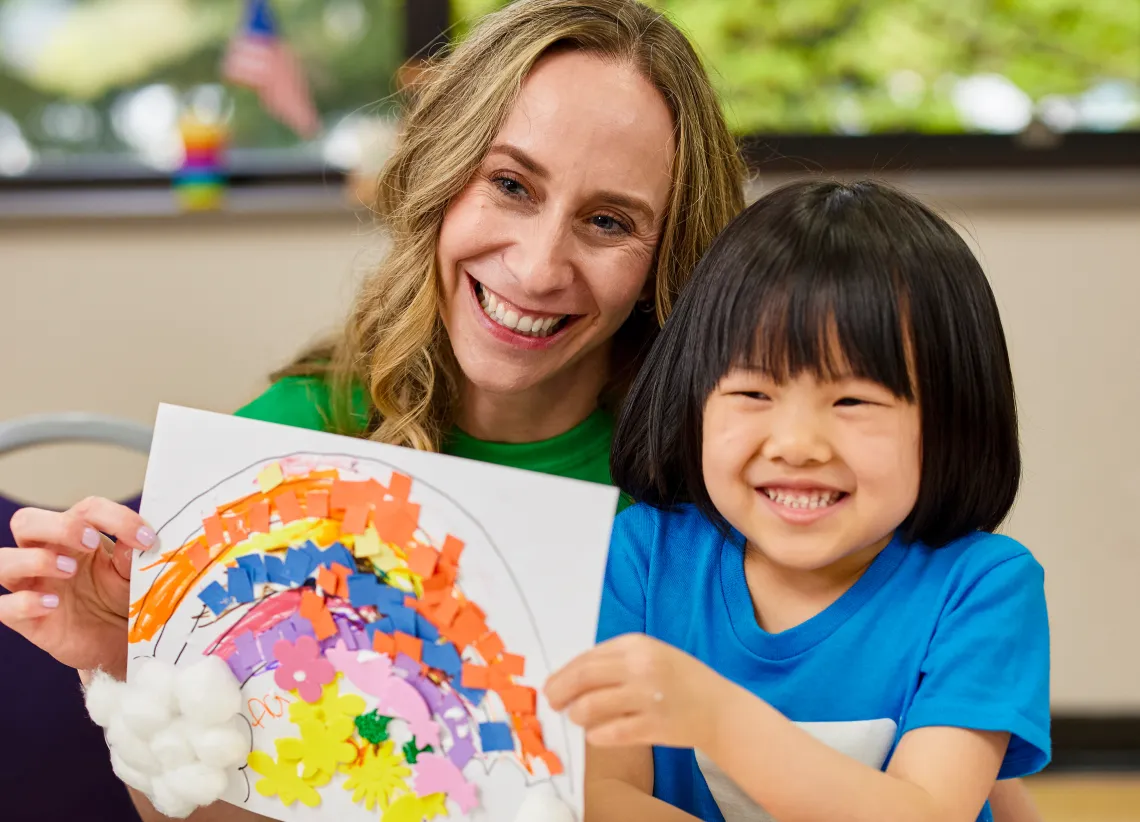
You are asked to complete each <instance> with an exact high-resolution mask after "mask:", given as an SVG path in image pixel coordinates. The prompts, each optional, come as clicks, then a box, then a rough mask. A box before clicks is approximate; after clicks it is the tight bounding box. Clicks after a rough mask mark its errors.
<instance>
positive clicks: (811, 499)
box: [764, 488, 840, 509]
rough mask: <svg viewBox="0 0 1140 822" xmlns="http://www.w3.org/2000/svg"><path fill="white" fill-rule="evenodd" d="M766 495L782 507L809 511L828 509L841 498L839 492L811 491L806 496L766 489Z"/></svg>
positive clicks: (794, 492)
mask: <svg viewBox="0 0 1140 822" xmlns="http://www.w3.org/2000/svg"><path fill="white" fill-rule="evenodd" d="M764 493H765V494H767V495H768V499H770V500H772V501H773V502H777V503H779V504H780V505H786V506H787V507H789V508H807V509H815V508H826V507H828V506H829V505H834V504H835V503H836V502H838V501H839V497H840V493H839V492H838V491H811V492H808V493H806V494H805V493H799V492H796V491H780V490H776V489H772V488H765V489H764Z"/></svg>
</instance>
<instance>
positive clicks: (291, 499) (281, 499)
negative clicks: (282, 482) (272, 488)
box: [273, 491, 302, 525]
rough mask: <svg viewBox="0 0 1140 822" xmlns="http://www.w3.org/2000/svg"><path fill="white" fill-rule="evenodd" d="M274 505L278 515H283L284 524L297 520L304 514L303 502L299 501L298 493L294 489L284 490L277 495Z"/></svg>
mask: <svg viewBox="0 0 1140 822" xmlns="http://www.w3.org/2000/svg"><path fill="white" fill-rule="evenodd" d="M273 506H274V507H275V508H276V509H277V515H278V516H279V517H281V522H282V523H283V524H286V525H287V524H288V523H290V522H295V521H296V520H299V519H300V518H301V516H302V514H301V503H299V502H297V495H296V494H294V493H293V492H292V491H282V492H281V493H280V494H278V495H277V496H275V497H274V498H273Z"/></svg>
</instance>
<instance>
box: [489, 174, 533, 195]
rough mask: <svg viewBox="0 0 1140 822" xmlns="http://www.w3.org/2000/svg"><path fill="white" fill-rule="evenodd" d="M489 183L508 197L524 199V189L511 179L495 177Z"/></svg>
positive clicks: (520, 184)
mask: <svg viewBox="0 0 1140 822" xmlns="http://www.w3.org/2000/svg"><path fill="white" fill-rule="evenodd" d="M491 182H493V183H494V184H495V186H496V187H498V188H499V189H500V190H501V191H502V192H503V193H504V194H506V195H507V196H509V197H525V196H526V193H527V191H526V188H525V187H524V186H523V184H522V183H520V182H519V181H518V180H515V179H513V178H511V177H495V178H494V179H493V180H492V181H491Z"/></svg>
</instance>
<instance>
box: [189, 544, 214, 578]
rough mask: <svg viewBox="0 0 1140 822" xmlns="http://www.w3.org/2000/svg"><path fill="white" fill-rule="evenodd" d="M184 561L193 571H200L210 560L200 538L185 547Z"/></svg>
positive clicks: (208, 553)
mask: <svg viewBox="0 0 1140 822" xmlns="http://www.w3.org/2000/svg"><path fill="white" fill-rule="evenodd" d="M186 561H187V562H189V563H190V565H191V566H192V567H193V568H194V570H195V571H201V570H202V569H203V568H205V567H206V565H207V564H208V563H209V562H210V552H209V550H207V548H206V545H205V543H203V542H202V540H200V539H196V540H194V542H193V543H191V545H190V547H189V548H187V549H186Z"/></svg>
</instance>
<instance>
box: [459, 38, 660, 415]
mask: <svg viewBox="0 0 1140 822" xmlns="http://www.w3.org/2000/svg"><path fill="white" fill-rule="evenodd" d="M673 152H674V144H673V120H672V116H671V114H670V112H669V109H668V107H667V106H666V104H665V101H664V99H663V98H662V97H661V95H660V94H659V93H658V92H657V90H656V89H655V88H654V87H653V86H652V85H650V84H649V82H648V81H647V80H645V79H644V77H642V75H641V74H639V73H638V72H637V70H636V69H634V68H633V67H631V66H627V65H625V64H621V63H615V62H612V61H607V60H604V59H602V58H600V57H597V56H594V55H589V54H584V53H581V52H564V53H561V54H557V55H552V56H550V57H547V58H544V59H543V60H541V61H540V62H539V63H538V64H537V65H536V66H535V67H534V69H533V70H532V71H531V73H530V74H529V75H528V77H527V79H526V80H525V82H524V83H523V85H522V89H521V91H520V93H519V96H518V99H517V101H516V102H515V104H514V108H513V109H512V110H511V113H510V115H509V116H508V118H507V121H506V123H505V124H504V125H503V127H502V129H501V130H500V131H499V133H498V135H497V136H496V137H495V140H494V143H493V145H492V147H491V149H490V151H489V152H488V153H487V156H486V157H485V158H484V160H483V162H482V164H481V165H480V166H479V168H478V170H477V171H476V172H475V175H474V176H473V177H472V178H471V181H470V182H469V183H468V184H467V186H466V187H465V188H464V189H463V191H462V192H460V194H459V195H458V196H457V197H456V198H455V199H454V201H452V203H451V204H450V206H449V207H448V210H447V213H446V214H445V216H444V219H443V226H442V228H441V230H440V237H439V246H438V251H437V255H438V258H437V261H438V264H439V271H440V278H441V286H442V291H443V308H442V313H443V321H444V324H445V325H446V327H447V331H448V334H449V336H450V338H451V343H452V347H453V349H454V351H455V356H456V359H457V360H458V361H459V365H460V366H461V368H462V369H463V373H464V376H465V377H466V379H467V383H468V384H467V385H466V386H465V389H466V391H467V392H470V391H476V392H479V393H482V394H485V395H500V399H509V400H510V401H512V402H513V401H520V402H524V403H525V402H527V401H530V402H534V401H539V402H550V403H555V402H557V403H566V402H571V403H573V402H575V401H577V404H582V403H587V404H588V405H591V406H592V404H593V403H594V402H595V401H596V399H597V394H598V392H599V390H600V388H601V386H602V384H603V383H604V381H605V379H606V376H607V373H608V364H609V363H608V358H609V342H610V340H611V338H612V337H613V334H614V332H615V331H617V329H618V328H619V327H620V326H621V325H622V323H623V322H625V320H626V318H627V317H628V316H629V314H630V312H631V311H632V310H633V307H634V304H635V303H636V302H637V300H638V298H639V297H647V298H651V297H652V285H653V284H652V283H650V282H648V276H649V270H650V267H651V265H652V263H653V257H654V250H655V248H656V246H657V238H658V235H659V233H660V229H661V225H662V222H663V220H664V217H665V212H666V208H667V204H668V199H669V192H670V185H671V168H672V163H673ZM528 395H529V396H528ZM539 407H541V406H539Z"/></svg>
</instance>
